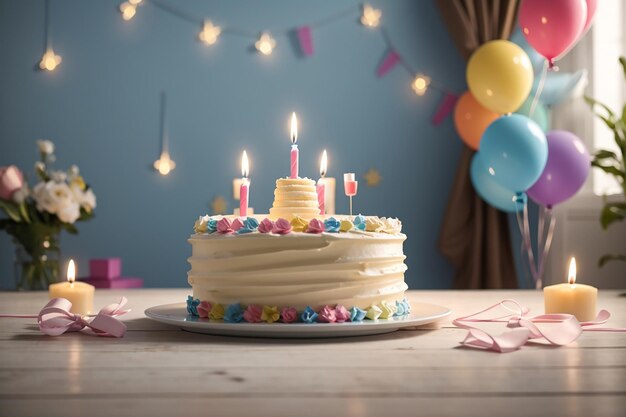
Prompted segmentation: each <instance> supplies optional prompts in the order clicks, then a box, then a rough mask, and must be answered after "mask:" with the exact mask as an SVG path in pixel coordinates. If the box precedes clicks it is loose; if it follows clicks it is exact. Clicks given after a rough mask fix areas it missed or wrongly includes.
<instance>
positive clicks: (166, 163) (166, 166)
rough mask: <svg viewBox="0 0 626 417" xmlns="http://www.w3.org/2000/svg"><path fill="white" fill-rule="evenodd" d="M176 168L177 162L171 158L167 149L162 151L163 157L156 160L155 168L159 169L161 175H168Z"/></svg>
mask: <svg viewBox="0 0 626 417" xmlns="http://www.w3.org/2000/svg"><path fill="white" fill-rule="evenodd" d="M174 168H176V162H174V161H173V160H172V159H171V158H170V154H169V153H168V152H167V151H163V152H162V153H161V157H160V158H159V159H157V160H156V161H154V169H156V170H157V171H159V174H161V175H167V174H169V173H170V172H171V171H173V170H174Z"/></svg>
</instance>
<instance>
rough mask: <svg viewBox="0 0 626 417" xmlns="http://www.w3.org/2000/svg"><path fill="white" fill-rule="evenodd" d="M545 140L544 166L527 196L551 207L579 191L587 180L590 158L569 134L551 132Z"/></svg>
mask: <svg viewBox="0 0 626 417" xmlns="http://www.w3.org/2000/svg"><path fill="white" fill-rule="evenodd" d="M546 138H547V139H548V162H547V163H546V167H545V168H544V169H543V172H542V173H541V176H540V177H539V179H538V180H537V182H535V183H534V184H533V186H532V187H530V188H529V189H528V191H527V193H528V196H529V197H530V198H532V199H533V200H534V201H535V202H537V203H539V204H542V205H544V206H546V207H552V206H554V205H555V204H559V203H562V202H563V201H565V200H567V199H568V198H570V197H572V196H573V195H574V194H576V193H577V192H578V190H580V187H582V186H583V184H584V183H585V181H586V180H587V176H589V171H590V170H591V157H590V156H589V151H587V148H586V147H585V145H584V144H583V142H582V141H581V140H580V139H579V138H578V136H576V135H575V134H573V133H571V132H567V131H565V130H552V131H550V132H548V134H547V135H546Z"/></svg>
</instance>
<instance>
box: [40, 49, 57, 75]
mask: <svg viewBox="0 0 626 417" xmlns="http://www.w3.org/2000/svg"><path fill="white" fill-rule="evenodd" d="M61 61H62V58H61V56H60V55H57V54H55V53H54V51H53V50H52V48H49V49H48V50H46V52H44V54H43V56H42V57H41V61H39V68H41V69H42V70H46V71H54V69H55V68H56V67H58V66H59V64H60V63H61Z"/></svg>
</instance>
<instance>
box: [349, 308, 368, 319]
mask: <svg viewBox="0 0 626 417" xmlns="http://www.w3.org/2000/svg"><path fill="white" fill-rule="evenodd" d="M365 314H367V312H366V311H365V310H361V309H360V308H358V307H352V308H351V309H350V321H363V319H364V318H365Z"/></svg>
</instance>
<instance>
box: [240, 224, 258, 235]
mask: <svg viewBox="0 0 626 417" xmlns="http://www.w3.org/2000/svg"><path fill="white" fill-rule="evenodd" d="M252 232H254V230H253V229H248V228H247V227H245V226H244V227H242V228H241V229H239V230H237V232H236V233H237V234H238V235H243V234H246V233H252Z"/></svg>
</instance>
